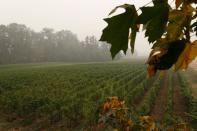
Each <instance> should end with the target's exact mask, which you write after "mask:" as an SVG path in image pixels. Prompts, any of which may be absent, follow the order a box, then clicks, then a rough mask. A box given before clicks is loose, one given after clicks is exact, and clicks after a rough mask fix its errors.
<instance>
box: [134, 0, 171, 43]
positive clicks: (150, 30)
mask: <svg viewBox="0 0 197 131" xmlns="http://www.w3.org/2000/svg"><path fill="white" fill-rule="evenodd" d="M141 10H142V14H141V15H140V16H139V19H138V23H139V24H143V25H145V26H146V33H145V36H146V37H148V41H149V42H154V41H156V40H157V39H159V38H161V36H162V35H163V33H164V32H165V29H166V24H167V21H168V14H169V6H168V4H167V3H157V4H156V5H155V6H152V7H142V8H141Z"/></svg>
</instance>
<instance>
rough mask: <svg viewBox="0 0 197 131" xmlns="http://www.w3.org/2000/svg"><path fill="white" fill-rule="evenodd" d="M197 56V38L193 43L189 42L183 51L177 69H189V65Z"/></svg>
mask: <svg viewBox="0 0 197 131" xmlns="http://www.w3.org/2000/svg"><path fill="white" fill-rule="evenodd" d="M196 56H197V40H196V41H194V42H192V43H187V45H186V47H185V49H184V51H183V52H182V53H181V55H180V56H179V58H178V60H177V62H176V64H175V70H176V71H177V70H179V69H187V67H188V65H189V64H190V63H191V62H192V61H193V60H194V59H195V58H196Z"/></svg>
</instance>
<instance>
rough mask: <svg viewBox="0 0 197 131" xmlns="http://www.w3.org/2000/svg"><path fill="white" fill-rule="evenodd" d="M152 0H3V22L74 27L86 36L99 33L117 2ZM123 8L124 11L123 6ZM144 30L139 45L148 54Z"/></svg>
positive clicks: (0, 12)
mask: <svg viewBox="0 0 197 131" xmlns="http://www.w3.org/2000/svg"><path fill="white" fill-rule="evenodd" d="M149 1H150V0H0V5H1V8H0V24H6V25H7V24H9V23H13V22H16V23H19V24H25V25H27V26H28V27H30V28H32V29H34V30H35V31H40V30H41V29H42V28H43V27H50V28H54V29H55V30H61V29H66V30H71V31H72V32H73V33H75V34H77V35H78V38H79V39H80V40H83V39H84V37H85V36H87V35H95V36H96V37H97V38H99V37H100V35H101V33H102V29H103V28H104V27H105V26H106V23H105V22H104V21H103V20H102V19H103V18H105V17H107V15H108V13H109V12H110V11H111V10H112V9H113V8H114V7H115V6H117V5H120V4H124V3H130V4H135V5H136V6H137V7H139V6H142V5H144V4H146V3H148V2H149ZM120 11H122V10H121V9H120ZM148 45H149V44H148V42H147V40H146V39H145V38H144V36H143V34H140V35H139V36H138V37H137V41H136V48H137V50H138V52H139V53H140V54H141V55H142V54H148V51H149V49H150V47H149V46H148Z"/></svg>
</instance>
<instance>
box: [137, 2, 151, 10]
mask: <svg viewBox="0 0 197 131" xmlns="http://www.w3.org/2000/svg"><path fill="white" fill-rule="evenodd" d="M151 3H153V1H150V2H148V3H146V4H145V5H143V6H142V7H145V6H147V5H149V4H151ZM142 7H140V8H142ZM140 8H139V9H138V10H137V11H139V10H140Z"/></svg>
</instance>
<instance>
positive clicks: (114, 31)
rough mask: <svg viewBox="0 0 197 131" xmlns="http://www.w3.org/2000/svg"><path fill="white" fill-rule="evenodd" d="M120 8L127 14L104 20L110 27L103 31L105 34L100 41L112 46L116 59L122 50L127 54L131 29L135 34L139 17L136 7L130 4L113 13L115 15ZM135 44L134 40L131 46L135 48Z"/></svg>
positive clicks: (133, 37)
mask: <svg viewBox="0 0 197 131" xmlns="http://www.w3.org/2000/svg"><path fill="white" fill-rule="evenodd" d="M119 7H121V8H124V9H125V12H124V13H122V14H119V15H116V16H113V17H111V18H106V19H104V20H105V21H106V22H107V23H108V26H107V27H106V28H105V29H104V30H103V34H102V36H101V39H100V41H106V42H107V43H110V44H111V45H112V46H111V49H110V51H111V55H112V58H114V57H115V55H116V54H117V53H118V52H119V51H120V50H123V52H124V53H125V54H126V51H127V49H128V39H129V32H130V29H133V30H132V31H133V32H132V33H133V34H135V33H136V30H135V28H134V27H136V26H137V25H136V20H137V16H138V15H137V11H136V8H135V6H134V5H128V4H125V5H122V6H118V7H116V8H115V9H114V10H112V12H111V13H114V12H115V11H116V9H117V8H119ZM111 13H110V14H111ZM132 39H135V36H134V35H132ZM134 42H135V41H134V40H132V43H131V45H132V47H133V48H134Z"/></svg>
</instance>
